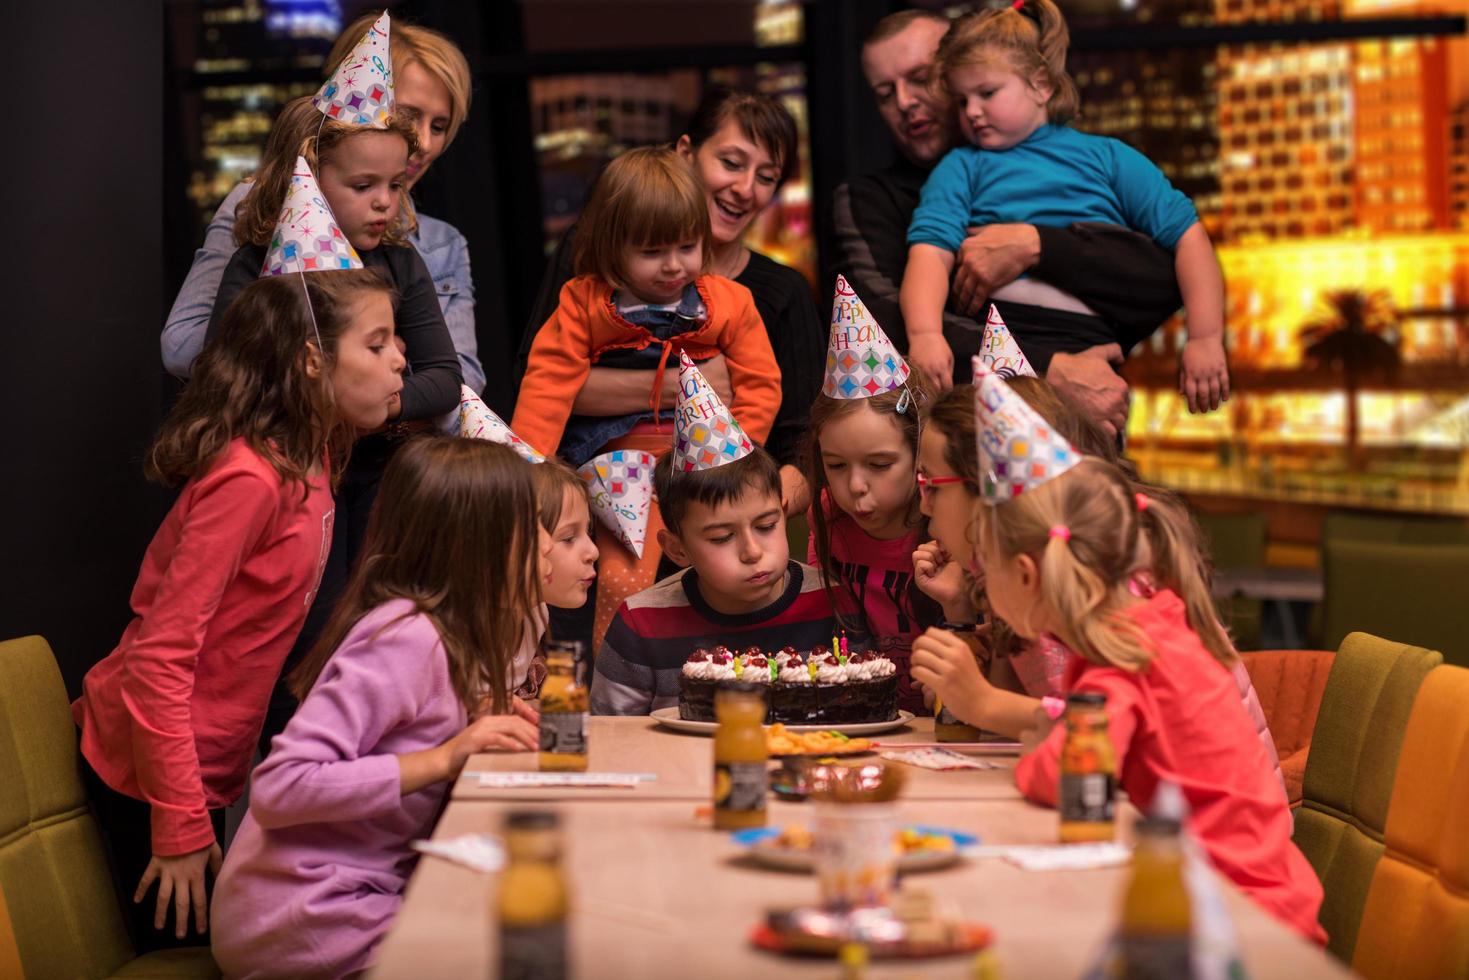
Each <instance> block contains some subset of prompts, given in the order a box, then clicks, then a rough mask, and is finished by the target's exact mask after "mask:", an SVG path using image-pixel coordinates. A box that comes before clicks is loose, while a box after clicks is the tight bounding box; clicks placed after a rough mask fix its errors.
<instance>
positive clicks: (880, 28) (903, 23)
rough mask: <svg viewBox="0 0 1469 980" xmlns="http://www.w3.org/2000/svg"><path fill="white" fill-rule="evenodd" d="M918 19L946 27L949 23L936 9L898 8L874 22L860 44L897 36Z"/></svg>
mask: <svg viewBox="0 0 1469 980" xmlns="http://www.w3.org/2000/svg"><path fill="white" fill-rule="evenodd" d="M920 20H926V21H931V22H933V23H935V24H942V25H944V27H945V28H947V27H948V26H949V23H950V22H949V18H947V17H945V16H944V15H943V14H941V13H939V12H938V11H937V10H924V9H923V8H921V7H917V8H914V9H912V10H899V11H897V12H896V13H891V14H888V15H887V16H886V17H884V18H883V19H882V20H880V21H878V22H877V23H876V24H874V25H873V27H872V31H871V33H869V34H868V35H867V39H866V40H865V41H863V42H862V46H863V47H864V48H865V47H867V46H868V45H872V44H879V43H881V42H883V41H886V40H887V39H888V38H890V37H897V36H898V35H899V34H901V33H903V32H904V31H906V30H907V29H908V27H909V25H910V24H913V23H915V22H917V21H920Z"/></svg>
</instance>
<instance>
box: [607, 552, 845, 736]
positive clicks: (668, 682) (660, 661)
mask: <svg viewBox="0 0 1469 980" xmlns="http://www.w3.org/2000/svg"><path fill="white" fill-rule="evenodd" d="M837 629H838V627H837V621H836V617H835V616H833V615H832V610H831V603H830V601H829V600H828V598H827V593H826V589H825V588H824V586H823V583H822V579H821V573H820V572H818V571H817V570H816V569H814V568H812V567H811V566H810V565H803V564H801V563H800V562H797V561H792V562H791V563H790V565H789V569H788V571H787V577H786V588H785V592H783V593H782V594H781V596H780V598H779V599H777V600H775V602H773V603H771V604H770V605H768V606H766V607H765V608H764V609H757V610H755V611H754V612H750V613H742V614H739V615H727V614H725V613H720V612H716V611H715V610H713V609H711V608H710V607H709V604H708V603H707V602H705V601H704V597H703V596H702V595H701V594H700V593H699V573H698V572H697V571H696V570H695V569H692V568H689V569H685V570H684V571H682V572H679V573H678V574H676V575H670V576H669V577H668V578H666V579H664V580H663V581H661V582H659V583H657V584H656V585H653V586H652V587H650V588H647V589H644V590H643V591H642V592H639V593H637V594H636V595H633V596H630V597H628V599H627V601H625V602H624V603H623V604H622V606H621V607H620V608H619V609H618V610H617V615H616V616H614V617H613V619H612V625H611V626H609V627H608V628H607V635H606V637H605V638H604V639H603V641H602V648H601V650H599V651H598V653H597V661H596V669H595V673H594V676H593V679H592V714H595V715H645V714H648V713H650V712H652V711H655V710H657V709H658V708H667V707H673V706H676V705H677V704H678V678H679V674H680V673H681V672H682V670H683V665H684V661H686V660H688V658H689V654H691V653H693V652H694V650H696V649H697V648H699V647H714V646H718V645H720V644H723V645H725V646H727V647H729V648H731V649H732V650H735V651H736V652H738V651H740V650H743V649H744V648H745V647H750V646H757V647H759V648H760V649H762V650H765V651H770V652H773V651H776V650H779V649H780V648H781V647H785V646H792V647H795V648H796V649H797V650H810V649H811V648H812V647H815V646H824V645H829V644H830V643H831V638H832V636H833V635H835V633H836V632H837ZM848 644H849V646H850V648H851V649H853V650H857V651H861V650H864V649H866V647H867V643H866V640H865V638H862V637H851V636H850V635H849V636H848Z"/></svg>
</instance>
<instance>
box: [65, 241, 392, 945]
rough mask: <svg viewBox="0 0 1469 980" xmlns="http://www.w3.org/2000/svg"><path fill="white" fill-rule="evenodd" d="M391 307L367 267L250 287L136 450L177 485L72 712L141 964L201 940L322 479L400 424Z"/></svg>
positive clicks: (323, 508) (323, 504) (309, 565)
mask: <svg viewBox="0 0 1469 980" xmlns="http://www.w3.org/2000/svg"><path fill="white" fill-rule="evenodd" d="M396 303H397V293H396V291H395V290H394V289H393V287H392V286H390V285H389V284H388V283H387V281H386V280H385V279H383V278H381V277H380V276H379V275H378V274H377V273H375V272H372V271H368V270H362V269H357V270H341V271H332V272H313V273H311V274H310V275H282V276H269V277H266V278H263V279H259V280H256V281H255V282H252V283H251V284H250V285H249V286H247V287H245V289H244V290H243V291H241V293H240V295H239V298H238V299H237V300H236V301H235V302H234V303H233V304H232V305H231V306H230V308H229V311H228V312H227V313H226V314H225V316H224V320H223V323H222V325H221V329H220V332H219V335H218V336H217V337H216V338H214V339H213V340H212V341H211V342H210V343H209V344H208V345H207V346H206V347H205V349H204V351H203V353H201V354H200V356H199V359H198V361H197V362H196V365H195V370H194V377H193V380H192V381H190V383H189V385H188V387H187V388H186V389H185V390H184V393H183V396H182V397H181V398H180V399H179V402H178V404H177V405H176V406H175V407H174V409H173V411H172V412H171V413H170V414H169V416H168V418H167V419H166V420H165V421H164V423H163V427H162V430H161V431H160V432H159V434H158V438H157V440H156V441H155V442H154V444H153V446H152V448H151V450H150V451H149V454H148V460H147V472H148V475H149V476H150V477H151V478H153V479H155V480H158V481H159V482H161V483H165V484H168V485H178V484H182V485H183V486H182V489H181V490H180V492H179V496H178V500H177V501H176V502H175V503H174V506H173V508H172V510H170V511H169V513H168V516H167V517H165V518H164V520H163V524H162V526H161V527H160V528H159V529H158V532H157V533H156V534H155V535H154V536H153V540H152V542H151V543H150V544H149V545H148V550H147V552H146V553H145V554H144V556H143V564H142V567H141V569H140V570H139V572H138V580H137V584H136V585H134V587H133V593H132V598H131V605H132V609H133V614H134V615H133V620H132V622H130V623H129V624H128V626H127V629H126V630H125V631H124V632H123V635H122V639H121V641H120V642H119V643H118V645H117V647H116V648H115V649H114V650H113V651H112V653H111V654H109V655H108V657H107V658H106V659H105V660H103V661H102V662H101V663H99V664H97V665H96V666H95V667H93V668H92V669H91V670H90V671H89V672H88V673H87V676H86V677H85V678H84V679H83V682H82V696H81V697H80V698H78V699H77V701H76V703H75V704H73V705H72V716H73V718H74V719H75V720H76V723H77V725H78V727H79V728H80V729H81V752H82V756H83V759H84V766H83V769H84V775H85V776H86V779H87V783H88V788H89V791H90V795H91V798H92V802H93V805H94V807H95V808H96V809H97V811H98V816H99V822H100V823H101V825H102V828H103V830H104V832H105V834H106V836H107V839H108V844H109V847H110V850H111V852H112V864H113V868H114V870H115V873H116V875H117V878H118V886H119V890H120V891H122V892H123V894H125V895H130V896H131V897H132V900H133V903H134V907H135V915H134V921H133V923H132V925H133V931H134V933H135V934H134V937H133V938H134V944H135V946H136V947H137V948H138V950H139V951H140V952H142V951H147V950H149V949H156V948H159V947H161V946H167V945H177V944H178V942H177V941H179V940H182V939H183V938H184V935H185V932H186V929H187V922H188V912H189V909H190V908H191V907H192V908H193V910H194V915H195V923H196V926H197V928H198V930H199V932H201V933H202V932H204V931H205V930H206V929H207V905H206V902H207V899H206V894H205V887H204V881H205V870H206V868H207V869H210V870H217V869H218V867H219V862H220V857H221V853H220V846H219V840H220V838H221V835H222V833H223V815H224V808H225V807H227V806H229V805H230V804H231V803H233V802H235V800H237V799H238V798H239V797H240V794H241V792H242V791H243V790H244V786H245V775H246V769H247V767H248V766H249V764H250V758H251V754H252V753H253V751H254V748H255V740H256V738H257V736H258V734H259V732H260V725H261V721H262V719H263V718H264V715H265V707H266V703H267V700H268V698H269V695H270V690H271V687H272V686H273V685H274V683H275V680H276V676H277V675H278V674H279V673H280V669H281V664H282V662H283V661H284V659H285V655H286V651H288V650H289V649H290V647H291V644H292V643H293V642H294V640H295V638H296V634H297V633H298V632H299V631H300V629H301V623H302V621H303V619H304V618H305V615H306V610H307V608H308V607H309V606H310V605H311V600H312V597H313V595H314V594H315V591H316V587H317V583H318V581H319V580H320V575H321V566H322V563H323V561H324V560H325V556H326V554H327V550H328V548H329V545H330V540H331V534H332V522H333V516H334V509H333V506H332V497H331V485H330V484H331V478H332V475H333V474H335V473H339V472H340V461H341V460H342V458H344V456H345V453H346V451H347V449H348V448H349V447H350V444H351V439H352V437H353V435H354V430H366V429H373V428H377V427H380V426H382V425H383V424H384V423H385V422H386V420H387V419H388V417H389V415H390V414H392V413H394V412H395V411H396V409H397V402H398V393H399V391H401V389H402V387H403V379H402V372H403V365H404V360H403V356H402V354H400V353H399V352H398V348H397V346H396V345H395V344H394V343H393V317H394V312H395V307H396ZM155 883H156V884H157V886H158V887H157V893H158V894H157V901H156V902H150V903H146V904H143V899H144V897H145V896H146V895H147V893H148V892H149V890H150V889H152V888H153V886H154V884H155ZM170 907H172V908H173V910H174V915H173V916H172V917H171V918H172V922H171V924H170V925H169V926H168V928H167V929H165V924H166V920H168V919H169V918H170V916H169V914H168V913H169V909H170Z"/></svg>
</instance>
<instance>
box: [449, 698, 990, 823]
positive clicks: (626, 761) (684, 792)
mask: <svg viewBox="0 0 1469 980" xmlns="http://www.w3.org/2000/svg"><path fill="white" fill-rule="evenodd" d="M587 734H588V737H589V739H590V740H591V753H590V755H591V757H590V759H589V760H588V768H589V769H590V770H591V771H593V772H645V773H653V774H655V775H657V777H658V778H657V779H656V780H653V781H652V782H648V783H642V784H640V785H638V786H637V787H636V788H635V789H610V788H609V789H517V790H505V789H486V788H484V787H482V786H479V785H478V784H477V783H476V782H475V779H474V773H477V772H528V771H534V770H535V768H536V754H535V753H534V752H513V753H497V754H485V755H477V756H474V757H473V758H472V759H470V760H469V764H468V765H467V766H465V767H464V768H465V772H466V773H468V774H469V775H467V776H461V777H460V779H459V782H458V783H456V784H455V786H454V791H453V798H454V799H456V800H490V801H505V800H512V799H513V800H541V801H550V800H566V801H568V802H571V801H579V802H593V801H613V800H616V801H628V800H650V801H651V800H704V801H707V800H709V799H710V797H711V796H712V792H713V791H712V779H713V771H714V769H713V755H712V753H713V751H714V747H713V745H712V741H711V739H710V738H709V737H708V736H707V735H691V734H687V733H684V732H674V731H670V730H669V729H667V728H664V727H663V726H661V725H659V724H658V723H657V722H655V721H653V720H652V719H651V718H647V717H636V718H609V717H593V718H591V719H589V726H588V731H587ZM933 737H934V736H933V719H932V718H915V719H914V720H913V721H912V722H910V723H908V724H907V725H905V726H903V727H902V728H900V729H897V730H896V731H892V732H884V733H883V734H881V735H873V736H872V738H873V739H874V740H876V741H879V742H882V743H883V744H887V743H890V742H897V743H906V742H932V741H933ZM860 758H869V759H875V758H876V756H863V757H860ZM974 758H976V759H978V760H982V761H984V762H986V763H990V764H993V765H995V766H996V767H997V768H995V769H984V770H981V769H964V770H957V771H952V772H937V771H934V770H932V769H916V768H910V769H909V770H908V777H909V778H908V783H907V786H906V787H905V790H904V796H905V797H906V798H908V799H915V800H956V799H967V800H977V799H1014V798H1015V789H1014V786H1013V785H1012V782H1011V779H1010V770H1011V769H1012V768H1013V767H1014V765H1015V758H1016V757H1015V755H1013V754H1010V753H1004V754H1000V753H996V752H993V751H990V750H986V751H984V752H976V753H974Z"/></svg>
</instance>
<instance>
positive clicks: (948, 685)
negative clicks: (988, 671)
mask: <svg viewBox="0 0 1469 980" xmlns="http://www.w3.org/2000/svg"><path fill="white" fill-rule="evenodd" d="M909 669H910V671H911V673H912V674H913V679H914V680H916V681H918V682H919V683H920V684H922V685H923V686H924V687H926V688H929V689H931V690H932V691H934V693H936V694H937V695H938V696H939V698H940V699H941V700H942V701H943V702H944V704H945V705H947V706H948V707H949V709H950V710H952V711H953V712H954V714H956V715H958V716H959V717H960V718H962V719H964V720H965V721H967V722H969V723H970V724H971V725H982V724H983V721H982V719H983V716H984V703H985V699H986V698H987V697H988V695H989V692H990V691H992V690H993V688H992V687H991V686H990V682H989V681H987V680H985V678H984V674H982V673H981V672H980V669H979V663H978V662H977V661H976V660H975V659H974V650H973V648H972V647H971V646H970V644H969V643H968V642H966V641H965V639H964V638H963V637H962V636H960V635H959V634H957V633H951V632H949V631H947V630H941V629H930V630H928V631H926V632H925V633H924V634H923V635H922V636H920V637H918V638H917V639H915V640H914V641H913V659H912V660H911V661H909Z"/></svg>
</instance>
